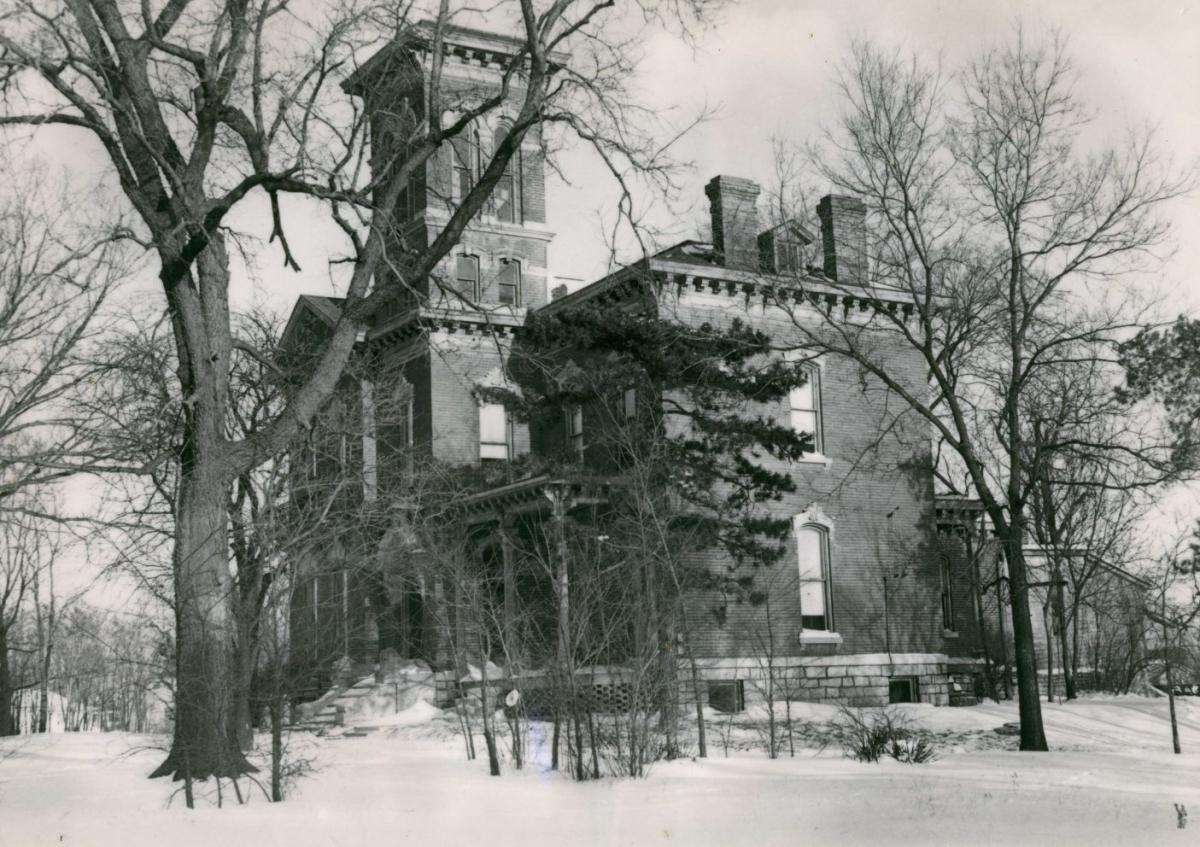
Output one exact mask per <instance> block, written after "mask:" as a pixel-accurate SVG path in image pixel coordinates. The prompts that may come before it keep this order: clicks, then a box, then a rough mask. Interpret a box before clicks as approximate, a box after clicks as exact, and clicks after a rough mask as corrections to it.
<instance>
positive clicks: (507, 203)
mask: <svg viewBox="0 0 1200 847" xmlns="http://www.w3.org/2000/svg"><path fill="white" fill-rule="evenodd" d="M508 132H509V127H508V126H507V125H502V126H498V127H496V131H495V133H493V134H492V153H493V155H494V154H495V152H496V151H497V150H499V149H500V145H501V144H503V143H504V139H505V138H507V137H508ZM520 168H521V150H520V148H517V150H515V151H514V152H513V155H512V158H510V159H509V160H508V164H507V165H506V166H505V168H504V173H503V174H501V175H500V181H499V182H497V183H496V187H495V188H494V189H492V206H493V208H494V209H495V214H496V218H497V219H498V220H500V221H503V222H504V223H517V222H518V219H517V193H516V192H517V181H516V180H515V179H514V174H516V173H520Z"/></svg>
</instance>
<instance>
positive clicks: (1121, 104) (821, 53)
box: [550, 0, 1200, 309]
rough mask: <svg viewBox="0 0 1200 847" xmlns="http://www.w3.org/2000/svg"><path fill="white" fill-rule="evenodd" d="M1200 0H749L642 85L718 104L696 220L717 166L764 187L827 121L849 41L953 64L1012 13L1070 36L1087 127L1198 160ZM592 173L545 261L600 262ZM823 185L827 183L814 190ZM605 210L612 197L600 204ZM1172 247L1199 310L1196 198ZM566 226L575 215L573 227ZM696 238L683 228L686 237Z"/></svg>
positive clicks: (686, 148)
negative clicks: (781, 149)
mask: <svg viewBox="0 0 1200 847" xmlns="http://www.w3.org/2000/svg"><path fill="white" fill-rule="evenodd" d="M1198 7H1200V4H1198V3H1192V2H1183V3H1179V2H1175V3H1167V2H1163V3H1148V4H1139V5H1138V7H1137V8H1136V10H1135V7H1134V5H1133V4H1130V3H1125V2H1115V0H1110V1H1109V2H1082V0H1071V1H1070V2H1066V1H1065V0H1064V2H1043V3H1034V2H1018V3H997V2H994V0H993V2H932V0H926V2H914V0H907V2H902V3H885V2H867V0H842V2H838V3H824V2H800V0H747V2H743V3H741V4H739V5H738V6H736V7H732V8H731V9H730V10H729V11H727V12H726V13H725V14H724V16H723V21H722V23H721V25H720V26H717V27H716V28H714V29H713V30H711V31H710V32H707V33H705V34H704V36H703V37H702V39H701V40H700V43H699V45H698V48H697V51H696V52H695V53H693V52H692V50H691V49H689V48H688V47H687V46H686V45H683V44H681V43H679V42H678V41H677V40H674V39H671V38H670V37H667V36H665V35H664V36H661V37H656V38H655V39H654V40H653V41H652V42H651V44H650V46H649V49H648V51H647V55H646V58H645V61H644V64H643V73H642V77H641V80H640V83H641V85H642V87H643V90H644V93H645V96H646V98H647V100H648V101H650V102H651V103H653V104H655V105H657V106H658V107H660V108H664V109H665V108H671V107H675V108H677V109H678V110H679V111H680V112H681V113H686V112H687V111H688V110H689V109H691V110H692V111H694V110H695V109H696V108H698V107H700V106H701V105H703V104H706V103H707V104H710V105H716V106H718V107H719V113H718V115H717V117H716V118H715V119H713V120H712V121H710V122H709V123H707V124H705V125H703V126H701V127H699V128H698V129H697V130H695V131H694V132H693V133H692V134H691V135H690V136H689V137H688V138H687V139H685V140H684V141H683V142H682V143H681V144H680V146H679V153H680V156H681V157H682V158H684V159H686V160H689V161H692V162H694V163H695V171H694V172H693V173H692V174H691V175H690V177H689V183H690V187H689V190H688V193H689V196H690V198H691V201H692V203H693V204H694V205H693V207H692V209H691V210H690V216H689V217H688V218H687V219H686V220H684V221H683V222H682V223H683V225H684V226H685V227H688V226H690V227H691V228H693V229H694V225H695V222H696V221H698V220H701V219H702V218H703V217H704V215H706V214H707V201H706V200H705V198H704V193H703V187H704V184H705V183H706V182H707V181H708V179H709V178H710V177H712V176H714V175H716V174H718V173H721V174H729V175H733V176H745V177H750V178H753V179H756V180H758V181H759V182H760V183H762V184H764V185H766V184H768V183H769V182H770V181H771V176H772V166H773V162H772V151H771V144H770V140H771V138H772V137H779V138H783V139H790V140H793V141H802V140H804V139H806V138H809V137H812V136H814V135H816V134H817V133H818V132H819V130H820V127H821V126H822V125H823V124H825V125H827V124H830V123H832V122H833V121H834V120H835V119H836V117H837V114H838V111H839V103H838V101H837V96H836V90H835V86H834V84H833V78H834V75H835V68H836V65H837V64H838V62H839V60H840V59H841V57H842V56H844V55H845V53H846V51H847V50H848V48H849V45H850V43H851V41H852V40H853V39H855V38H864V39H869V40H872V41H875V42H877V43H879V44H881V45H886V46H895V47H898V48H901V49H903V50H912V49H915V50H919V51H922V52H927V53H928V54H929V55H930V56H931V57H935V56H936V55H937V54H939V53H940V54H941V55H942V56H943V59H944V66H945V67H947V68H954V67H955V66H957V65H959V64H960V63H961V61H962V60H963V59H965V58H969V57H970V56H971V55H972V54H974V53H977V52H978V51H980V50H981V49H984V48H986V47H988V46H991V45H995V44H998V43H1000V42H1002V41H1003V40H1005V39H1007V38H1008V37H1009V35H1010V33H1011V32H1012V27H1013V25H1014V24H1015V23H1017V22H1020V23H1021V24H1022V25H1023V26H1024V27H1025V30H1026V33H1027V34H1028V35H1032V36H1033V37H1037V36H1038V35H1039V34H1041V33H1045V32H1047V31H1048V30H1049V29H1050V28H1051V27H1058V28H1059V29H1060V30H1061V31H1062V32H1064V33H1065V34H1066V35H1067V36H1068V38H1069V46H1070V49H1069V52H1070V55H1071V57H1072V60H1073V63H1074V65H1075V68H1076V70H1077V72H1078V74H1079V84H1078V91H1079V93H1080V95H1081V96H1082V98H1083V99H1084V100H1085V101H1086V102H1087V103H1088V104H1089V105H1090V106H1091V107H1092V108H1093V109H1094V110H1095V114H1096V117H1095V121H1094V126H1093V128H1092V136H1093V138H1094V139H1095V140H1097V141H1103V140H1104V139H1107V138H1111V139H1119V138H1120V133H1121V132H1122V131H1123V129H1125V128H1127V127H1130V126H1134V127H1141V126H1146V125H1150V126H1153V127H1155V128H1156V131H1157V132H1158V133H1159V136H1160V141H1161V146H1162V148H1163V149H1164V150H1165V151H1167V152H1169V153H1172V154H1173V155H1174V156H1175V157H1176V159H1178V160H1179V161H1180V162H1181V163H1184V162H1187V161H1192V160H1195V159H1197V158H1200V86H1198V84H1197V83H1198V82H1200V8H1198ZM601 179H602V177H600V175H596V178H594V179H593V180H592V181H591V182H590V183H588V182H583V181H581V182H580V183H579V184H578V185H577V186H576V187H573V188H569V189H568V188H564V187H561V186H555V187H554V190H553V191H552V194H551V197H550V200H551V204H552V205H551V208H550V215H551V225H552V226H553V227H555V228H556V229H557V231H558V232H559V237H558V239H557V240H556V242H555V249H554V253H553V257H552V264H554V266H555V267H554V270H555V271H557V272H559V273H566V274H569V275H582V276H585V277H586V276H590V275H592V274H593V273H594V272H595V271H596V270H598V268H597V267H596V265H597V264H598V263H600V262H602V261H603V259H604V255H603V251H602V250H601V249H600V245H599V244H598V243H597V229H596V227H595V226H594V224H593V225H581V224H588V223H589V222H591V221H594V219H595V209H596V206H597V202H596V199H597V198H596V193H597V191H598V190H599V191H603V190H605V187H604V184H603V182H602V181H599V180H601ZM814 188H816V189H817V190H819V191H822V192H823V191H824V189H825V186H814ZM609 208H611V201H610V203H609ZM1168 214H1169V216H1170V217H1171V218H1172V220H1173V221H1174V222H1175V224H1176V226H1177V233H1176V235H1177V238H1178V241H1179V247H1180V249H1179V252H1178V254H1177V255H1176V256H1175V257H1174V260H1173V261H1172V262H1171V263H1170V264H1169V265H1168V266H1167V267H1166V268H1164V269H1163V270H1164V275H1165V277H1166V279H1167V280H1168V281H1169V283H1170V284H1171V286H1172V287H1173V289H1174V292H1175V297H1176V298H1178V299H1179V300H1180V302H1181V303H1182V302H1184V301H1185V299H1186V300H1187V301H1189V306H1190V308H1192V309H1195V308H1197V307H1198V306H1200V284H1197V283H1196V282H1195V281H1194V279H1193V278H1191V277H1190V275H1189V271H1190V269H1192V268H1195V267H1197V265H1198V263H1200V198H1196V197H1192V198H1188V199H1186V200H1182V201H1179V202H1177V203H1174V204H1173V205H1172V206H1171V207H1170V208H1169V210H1168ZM565 221H570V222H572V223H571V224H570V225H567V224H565V223H564V222H565ZM683 234H684V235H692V234H694V233H692V232H686V233H683Z"/></svg>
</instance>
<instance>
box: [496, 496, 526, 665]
mask: <svg viewBox="0 0 1200 847" xmlns="http://www.w3.org/2000/svg"><path fill="white" fill-rule="evenodd" d="M511 530H512V523H511V521H509V520H507V519H506V520H504V521H503V522H502V523H501V524H500V560H501V564H502V565H503V568H504V647H505V652H506V653H508V654H509V656H510V657H511V658H519V657H521V656H522V654H523V651H522V649H521V644H520V643H519V642H518V639H519V632H518V628H517V623H518V621H517V615H518V614H519V613H518V610H517V573H516V567H515V564H514V562H513V545H512V537H511V535H510V533H511ZM510 673H511V669H510Z"/></svg>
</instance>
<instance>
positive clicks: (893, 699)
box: [888, 676, 920, 703]
mask: <svg viewBox="0 0 1200 847" xmlns="http://www.w3.org/2000/svg"><path fill="white" fill-rule="evenodd" d="M919 695H920V692H919V690H918V688H917V680H916V677H911V676H893V677H891V678H890V679H889V680H888V702H889V703H916V702H919V700H920V696H919Z"/></svg>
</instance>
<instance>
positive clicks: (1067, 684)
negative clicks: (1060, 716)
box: [1050, 574, 1075, 700]
mask: <svg viewBox="0 0 1200 847" xmlns="http://www.w3.org/2000/svg"><path fill="white" fill-rule="evenodd" d="M1050 590H1051V591H1052V592H1054V593H1053V594H1052V595H1051V596H1052V597H1053V598H1054V617H1055V619H1056V620H1057V622H1058V659H1059V662H1060V663H1061V664H1062V678H1063V694H1064V695H1065V696H1066V698H1067V699H1068V700H1074V699H1075V674H1074V673H1073V672H1072V669H1071V663H1070V662H1069V661H1068V657H1069V656H1070V650H1069V649H1068V648H1069V645H1068V643H1067V610H1066V601H1065V600H1064V599H1063V590H1064V589H1063V581H1062V576H1061V574H1056V578H1055V584H1054V585H1052V586H1050Z"/></svg>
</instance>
